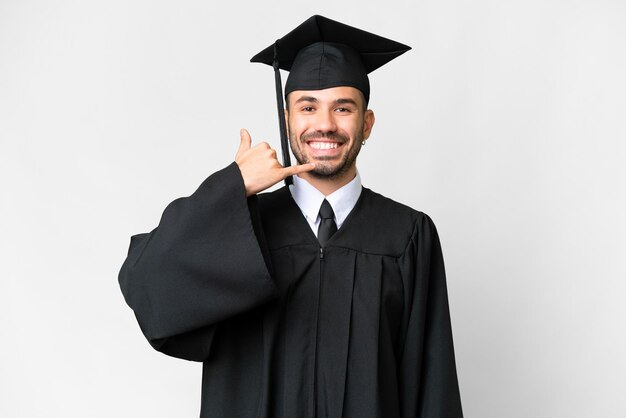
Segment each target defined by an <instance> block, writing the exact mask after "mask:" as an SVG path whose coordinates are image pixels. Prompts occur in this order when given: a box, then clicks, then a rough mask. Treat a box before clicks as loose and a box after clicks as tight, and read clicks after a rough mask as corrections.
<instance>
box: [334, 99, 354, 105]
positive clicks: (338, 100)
mask: <svg viewBox="0 0 626 418" xmlns="http://www.w3.org/2000/svg"><path fill="white" fill-rule="evenodd" d="M335 104H352V105H354V106H357V107H358V106H359V105H358V103H357V102H356V100H354V99H337V100H335Z"/></svg>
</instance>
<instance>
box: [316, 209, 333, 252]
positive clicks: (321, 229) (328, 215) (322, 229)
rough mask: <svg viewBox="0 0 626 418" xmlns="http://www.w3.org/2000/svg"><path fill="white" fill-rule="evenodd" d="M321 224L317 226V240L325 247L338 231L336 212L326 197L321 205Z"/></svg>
mask: <svg viewBox="0 0 626 418" xmlns="http://www.w3.org/2000/svg"><path fill="white" fill-rule="evenodd" d="M320 218H321V219H320V226H318V227H317V240H318V241H319V242H320V245H321V246H322V247H323V246H325V245H326V243H327V242H328V240H329V239H330V237H332V236H333V234H334V233H335V232H337V224H336V223H335V213H334V212H333V208H332V206H330V203H328V200H326V199H324V201H323V202H322V206H321V207H320Z"/></svg>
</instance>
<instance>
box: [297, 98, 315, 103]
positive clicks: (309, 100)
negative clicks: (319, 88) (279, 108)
mask: <svg viewBox="0 0 626 418" xmlns="http://www.w3.org/2000/svg"><path fill="white" fill-rule="evenodd" d="M301 102H312V103H317V102H318V100H317V98H315V97H313V96H302V97H300V98H299V99H298V100H296V102H295V103H301Z"/></svg>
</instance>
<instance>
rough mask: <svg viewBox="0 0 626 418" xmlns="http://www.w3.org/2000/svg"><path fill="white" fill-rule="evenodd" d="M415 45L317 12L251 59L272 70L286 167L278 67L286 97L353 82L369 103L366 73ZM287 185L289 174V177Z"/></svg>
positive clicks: (288, 160) (283, 121) (283, 120)
mask: <svg viewBox="0 0 626 418" xmlns="http://www.w3.org/2000/svg"><path fill="white" fill-rule="evenodd" d="M410 49H411V47H409V46H407V45H403V44H401V43H399V42H396V41H392V40H391V39H387V38H383V37H382V36H378V35H375V34H373V33H370V32H366V31H364V30H361V29H357V28H354V27H352V26H348V25H346V24H343V23H340V22H337V21H334V20H331V19H328V18H326V17H323V16H319V15H315V16H312V17H310V18H309V19H307V20H306V21H304V22H303V23H302V24H301V25H300V26H298V27H297V28H295V29H294V30H292V31H291V32H289V33H288V34H287V35H285V36H284V37H282V38H280V39H278V40H277V41H276V42H274V44H272V45H270V46H268V47H267V48H265V49H264V50H263V51H261V52H259V53H258V54H256V55H255V56H254V57H252V59H251V60H250V61H251V62H260V63H263V64H267V65H271V66H272V67H273V68H274V79H275V83H276V102H277V106H278V123H279V129H280V141H281V147H282V156H283V165H284V166H285V167H287V166H290V165H291V159H290V157H289V143H288V140H287V131H286V123H285V114H284V110H283V109H284V103H283V92H282V81H281V78H280V70H281V69H282V70H286V71H290V73H289V76H288V78H287V82H286V84H285V97H286V95H288V94H289V93H291V92H292V91H295V90H322V89H327V88H331V87H339V86H351V87H355V88H357V89H359V90H360V91H361V92H362V93H363V95H364V97H365V101H366V103H367V102H368V101H369V93H370V87H369V79H368V77H367V74H368V73H370V72H372V71H374V70H376V69H377V68H379V67H381V66H383V65H385V64H386V63H388V62H389V61H391V60H392V59H394V58H396V57H398V56H399V55H402V54H403V53H405V52H406V51H408V50H410ZM285 182H286V183H287V184H290V183H291V178H290V177H288V178H287V179H285Z"/></svg>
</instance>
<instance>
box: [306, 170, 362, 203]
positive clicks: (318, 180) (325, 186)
mask: <svg viewBox="0 0 626 418" xmlns="http://www.w3.org/2000/svg"><path fill="white" fill-rule="evenodd" d="M355 176H356V167H354V168H352V169H350V170H348V171H347V172H345V173H344V174H342V175H341V176H338V177H333V178H327V177H319V176H316V175H313V174H311V173H308V172H305V173H300V174H298V177H300V178H301V179H304V180H306V181H307V182H309V184H311V186H313V187H315V188H316V189H317V190H319V191H320V193H322V194H323V195H324V196H328V195H329V194H331V193H333V192H335V191H337V190H339V189H341V188H342V187H343V186H345V185H346V184H348V183H350V182H351V181H352V180H353V179H354V177H355Z"/></svg>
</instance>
